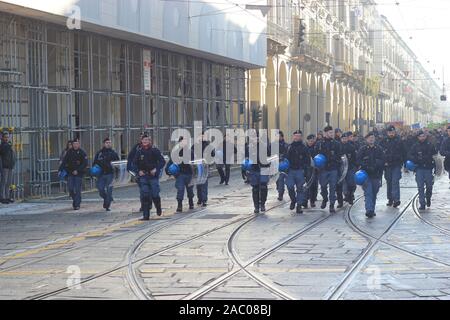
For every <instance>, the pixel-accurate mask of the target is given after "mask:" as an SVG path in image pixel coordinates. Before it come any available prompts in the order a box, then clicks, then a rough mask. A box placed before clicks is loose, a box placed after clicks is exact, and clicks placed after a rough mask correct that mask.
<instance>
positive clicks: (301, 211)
mask: <svg viewBox="0 0 450 320" xmlns="http://www.w3.org/2000/svg"><path fill="white" fill-rule="evenodd" d="M297 214H303V210H302V206H297Z"/></svg>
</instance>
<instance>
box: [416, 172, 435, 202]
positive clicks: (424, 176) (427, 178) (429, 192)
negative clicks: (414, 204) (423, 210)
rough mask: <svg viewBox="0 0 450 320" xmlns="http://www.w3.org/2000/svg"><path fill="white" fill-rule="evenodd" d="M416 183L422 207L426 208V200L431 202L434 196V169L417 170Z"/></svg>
mask: <svg viewBox="0 0 450 320" xmlns="http://www.w3.org/2000/svg"><path fill="white" fill-rule="evenodd" d="M416 182H417V188H418V189H419V203H420V206H421V207H425V205H426V202H425V199H428V200H430V199H431V197H432V196H433V169H417V171H416ZM425 187H426V190H425Z"/></svg>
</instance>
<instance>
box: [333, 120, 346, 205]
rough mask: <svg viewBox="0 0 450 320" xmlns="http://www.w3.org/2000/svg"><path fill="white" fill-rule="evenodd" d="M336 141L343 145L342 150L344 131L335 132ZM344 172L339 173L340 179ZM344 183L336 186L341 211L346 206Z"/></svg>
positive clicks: (337, 130)
mask: <svg viewBox="0 0 450 320" xmlns="http://www.w3.org/2000/svg"><path fill="white" fill-rule="evenodd" d="M334 139H335V140H336V141H337V142H338V143H339V145H341V148H342V130H341V129H339V128H338V129H336V130H334ZM341 174H342V172H340V170H339V171H338V177H339V176H341ZM343 193H344V182H343V181H342V182H340V183H337V184H336V198H337V202H338V205H337V208H338V209H340V208H342V207H343V206H344V195H343Z"/></svg>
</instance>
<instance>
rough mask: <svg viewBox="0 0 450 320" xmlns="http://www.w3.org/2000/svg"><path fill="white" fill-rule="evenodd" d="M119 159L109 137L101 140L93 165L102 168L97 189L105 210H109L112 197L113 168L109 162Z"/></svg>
mask: <svg viewBox="0 0 450 320" xmlns="http://www.w3.org/2000/svg"><path fill="white" fill-rule="evenodd" d="M119 160H120V158H119V155H118V154H117V153H116V152H115V151H114V150H113V149H112V143H111V139H110V138H106V139H105V140H103V148H102V149H101V150H100V151H99V152H97V154H96V155H95V158H94V162H93V165H98V166H99V167H100V168H101V169H102V174H101V175H100V177H98V179H97V190H98V192H99V194H100V197H101V198H102V199H103V209H105V210H106V211H111V209H110V208H111V202H112V199H113V198H112V192H113V187H112V186H111V184H112V182H113V180H114V169H113V167H112V164H111V162H113V161H119Z"/></svg>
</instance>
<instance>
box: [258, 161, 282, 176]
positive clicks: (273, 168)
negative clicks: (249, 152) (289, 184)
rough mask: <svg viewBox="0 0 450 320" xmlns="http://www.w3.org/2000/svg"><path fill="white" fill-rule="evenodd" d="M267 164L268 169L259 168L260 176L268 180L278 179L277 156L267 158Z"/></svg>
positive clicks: (278, 163)
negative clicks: (266, 177) (268, 165)
mask: <svg viewBox="0 0 450 320" xmlns="http://www.w3.org/2000/svg"><path fill="white" fill-rule="evenodd" d="M267 162H268V163H269V164H270V167H267V168H261V175H264V176H269V178H270V179H278V177H279V174H280V170H279V168H280V157H279V155H274V156H271V157H269V158H267Z"/></svg>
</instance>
